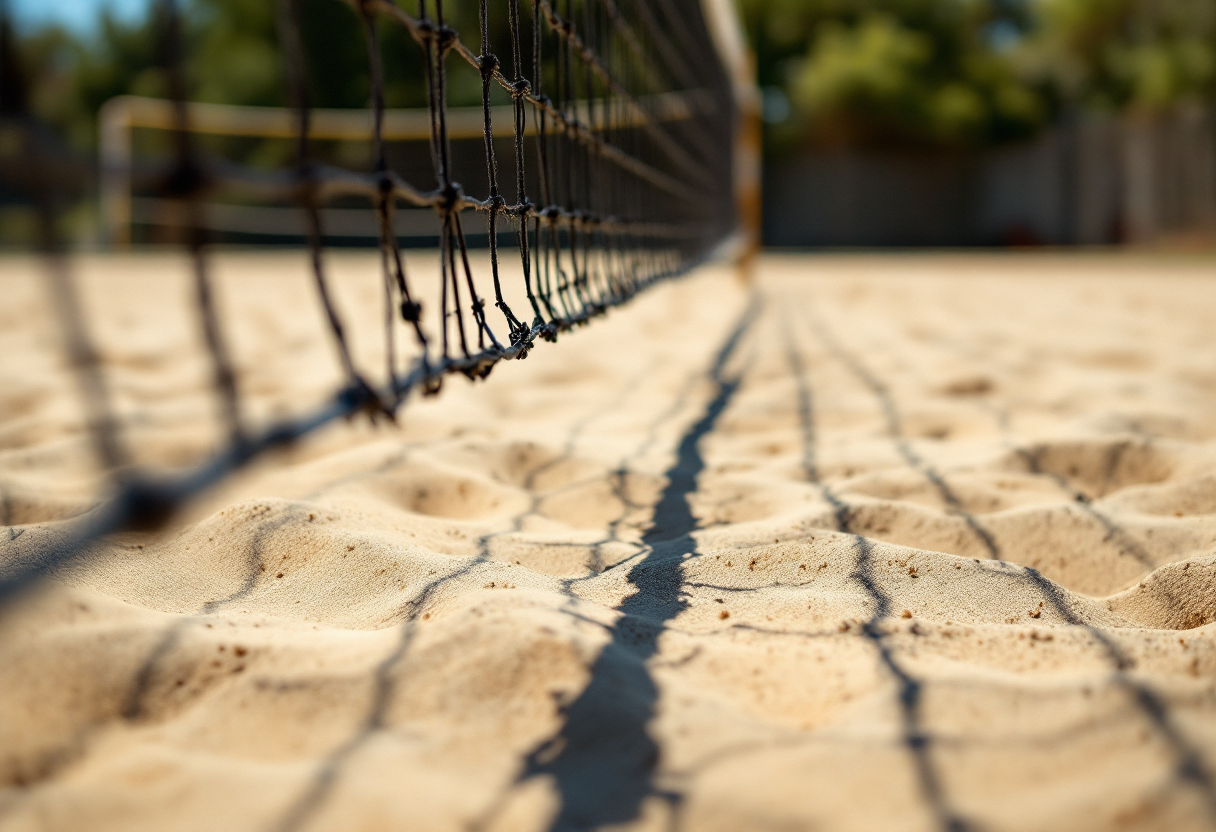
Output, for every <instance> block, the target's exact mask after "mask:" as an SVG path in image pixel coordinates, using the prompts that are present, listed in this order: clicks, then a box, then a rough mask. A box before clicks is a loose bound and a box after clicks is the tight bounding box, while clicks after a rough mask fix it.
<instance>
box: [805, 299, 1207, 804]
mask: <svg viewBox="0 0 1216 832" xmlns="http://www.w3.org/2000/svg"><path fill="white" fill-rule="evenodd" d="M811 322H812V325H813V326H812V329H813V330H814V324H816V323H818V321H817V320H816V319H815V318H813V317H812V318H811ZM824 331H825V330H824V329H823V328H822V324H820V328H819V330H818V331H817V334H818V335H819V337H820V340H821V341H823V342H824V343H825V345H826V346H828V348H829V350H830V351H832V352H833V355H834V356H835V357H837V358H838V359H839V360H841V361H842V363H846V366H847V365H848V360H849V359H852V361H853V364H852V366H851V367H850V369H851V370H852V371H853V372H854V374H855V375H859V376H863V378H864V377H869V378H870V379H872V381H873V382H874V383H875V384H877V385H878V387H879V388H880V389H882V390H886V388H885V385H882V383H881V382H880V381H878V379H877V378H875V377H873V376H870V375H868V373H866V371H865V367H864V365H861V364H860V362H858V361H857V359H856V358H855V357H854V356H852V355H850V354H849V353H847V352H845V351H843V349H841V350H840V351H839V352H837V351H835V350H832V344H833V343H835V342H832V341H830V340H828V339H825V338H824ZM829 338H830V336H829ZM837 345H838V344H837ZM858 370H861V371H862V372H861V373H858ZM867 386H871V389H874V387H873V386H872V385H871V384H870V383H867ZM885 400H886V401H887V402H889V403H890V405H891V407H890V409H889V410H888V411H887V412H888V414H894V415H895V416H896V421H895V422H894V423H893V424H894V425H895V426H898V425H899V422H898V411H897V410H895V408H894V401H893V398H892V397H891V395H890V392H889V391H887V392H886V396H885ZM891 424H892V423H891V422H888V425H889V426H890V425H891ZM863 539H864V538H863ZM1002 563H1004V562H1003V561H1002ZM1007 573H1008V574H1009V576H1010V577H1012V578H1014V579H1015V580H1018V581H1021V582H1029V583H1030V584H1031V585H1032V586H1034V587H1035V588H1036V589H1037V590H1038V592H1039V594H1040V597H1041V598H1042V599H1043V600H1044V601H1046V602H1047V603H1048V604H1049V605H1050V606H1051V607H1052V609H1053V610H1054V611H1055V613H1056V614H1057V615H1059V616H1060V618H1061V619H1063V620H1064V621H1065V622H1067V623H1068V624H1069V625H1072V626H1076V627H1080V628H1082V629H1084V630H1085V631H1086V632H1087V633H1088V635H1089V636H1090V638H1092V639H1093V640H1094V641H1095V642H1096V643H1097V644H1098V645H1099V647H1100V648H1101V651H1102V653H1103V655H1104V656H1105V657H1106V659H1107V660H1108V661H1109V663H1110V664H1111V666H1112V668H1113V670H1112V679H1113V681H1114V682H1115V684H1116V685H1117V686H1118V687H1120V688H1122V689H1123V690H1124V691H1125V692H1126V693H1127V694H1128V696H1129V699H1130V700H1131V701H1132V702H1133V703H1134V704H1135V705H1136V707H1137V708H1138V709H1139V710H1140V711H1141V712H1142V713H1143V714H1144V716H1145V717H1146V718H1147V720H1148V721H1149V722H1150V724H1151V725H1152V726H1153V728H1154V730H1155V731H1156V733H1157V735H1158V736H1159V737H1160V738H1161V739H1162V740H1163V741H1164V742H1165V744H1166V745H1167V746H1168V747H1169V749H1170V752H1171V754H1173V756H1174V758H1175V776H1176V778H1177V780H1178V781H1179V782H1183V783H1187V784H1189V785H1191V786H1192V787H1194V788H1195V789H1196V790H1197V791H1198V792H1199V795H1200V798H1201V800H1202V801H1203V804H1204V810H1205V812H1206V813H1207V815H1208V817H1209V819H1210V821H1211V822H1212V825H1213V828H1216V780H1214V779H1213V776H1212V773H1211V771H1210V770H1209V769H1208V767H1207V765H1206V763H1205V762H1204V760H1203V757H1202V756H1201V754H1200V753H1199V751H1198V749H1197V748H1195V747H1194V746H1192V745H1191V744H1190V743H1189V742H1188V741H1187V739H1186V737H1185V736H1184V735H1183V734H1182V732H1181V731H1179V730H1178V729H1177V727H1176V726H1175V725H1174V723H1173V721H1172V719H1171V717H1170V714H1169V708H1168V706H1167V704H1166V702H1165V701H1164V699H1162V698H1161V697H1160V696H1158V695H1157V694H1156V692H1154V691H1153V690H1152V688H1151V687H1150V686H1148V685H1147V684H1145V683H1142V682H1140V681H1138V680H1136V679H1135V678H1133V677H1132V676H1131V675H1130V674H1128V673H1127V670H1128V669H1129V668H1130V667H1131V664H1132V663H1131V661H1130V660H1129V659H1128V657H1127V655H1126V654H1125V653H1124V652H1123V650H1122V649H1121V648H1120V647H1119V645H1118V644H1117V643H1116V642H1115V641H1114V639H1112V638H1111V637H1110V636H1109V635H1108V634H1107V633H1105V632H1104V631H1102V630H1101V629H1100V628H1098V627H1095V626H1094V625H1092V624H1089V623H1087V622H1084V621H1082V620H1081V619H1080V618H1079V617H1078V616H1077V615H1076V614H1075V613H1074V612H1073V611H1072V608H1071V607H1070V605H1069V604H1068V603H1067V600H1066V598H1065V596H1064V594H1063V593H1062V592H1061V590H1060V587H1059V586H1058V585H1056V584H1055V583H1054V582H1052V581H1051V580H1049V579H1048V578H1046V577H1045V576H1043V575H1042V574H1041V573H1039V572H1038V571H1037V570H1035V569H1032V568H1029V567H1021V568H1015V569H1008V570H1007Z"/></svg>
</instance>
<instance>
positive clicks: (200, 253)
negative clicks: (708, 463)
mask: <svg viewBox="0 0 1216 832" xmlns="http://www.w3.org/2000/svg"><path fill="white" fill-rule="evenodd" d="M335 2H338V0H335ZM348 5H349V6H350V7H351V8H352V10H353V12H354V13H355V14H356V15H357V16H358V18H359V20H360V22H361V24H362V31H363V36H364V41H365V46H366V54H367V61H368V70H369V77H370V112H371V118H372V130H371V140H372V159H373V164H372V166H371V169H370V170H364V171H352V170H348V169H340V168H337V167H333V166H330V165H327V164H324V163H322V162H320V161H318V160H317V159H315V158H314V156H313V154H312V153H311V151H312V149H313V146H312V145H313V143H312V142H310V102H309V86H310V85H309V80H310V79H309V78H308V77H306V65H307V61H306V56H305V53H304V45H303V44H304V42H303V39H302V37H301V26H300V11H299V7H298V0H282V2H281V3H280V9H279V11H280V19H279V31H280V42H281V43H280V45H281V48H282V52H283V55H284V60H285V62H286V68H287V78H288V85H289V92H290V96H291V100H292V104H293V109H294V113H295V122H296V123H295V137H294V138H295V164H294V166H293V167H292V168H291V169H289V170H282V171H275V172H267V171H264V170H256V169H253V168H246V167H241V166H239V165H236V164H233V163H231V162H229V161H224V160H220V159H218V158H212V157H209V156H208V155H207V154H206V153H205V152H204V151H203V150H202V148H201V146H200V144H199V142H198V141H197V140H196V136H195V135H194V134H193V133H192V131H191V125H190V106H189V105H188V104H187V103H186V102H187V100H188V98H189V90H188V89H187V88H186V83H185V72H184V70H183V62H184V57H185V56H184V55H183V38H182V28H183V27H182V21H181V18H180V14H179V10H178V8H177V6H176V5H175V3H174V2H173V0H162V2H161V4H160V6H159V9H158V12H159V17H160V20H161V23H162V33H161V46H162V53H163V63H164V67H163V68H164V70H165V71H166V76H167V78H168V79H169V87H170V92H171V97H172V100H173V119H172V136H173V155H172V159H171V161H170V162H169V163H168V164H167V166H165V167H164V168H163V169H161V170H159V171H158V172H156V174H155V175H154V176H152V177H151V181H152V182H153V183H154V189H155V190H154V193H155V194H156V196H157V197H158V198H160V199H162V200H166V201H168V202H169V203H170V204H172V205H173V206H175V211H174V215H175V216H176V217H177V218H178V220H177V222H178V224H179V225H180V227H181V229H182V230H183V232H184V235H183V236H184V241H185V244H186V247H187V248H188V250H189V254H190V257H191V260H192V264H193V270H192V271H193V278H192V279H193V285H194V294H195V300H196V306H197V310H198V316H199V319H200V321H201V329H202V332H203V334H204V337H205V342H206V349H207V352H208V354H209V357H210V364H211V368H212V370H211V371H212V373H213V376H214V384H215V389H216V394H217V396H218V399H219V400H220V402H221V403H222V413H223V419H224V421H225V424H226V431H227V441H226V445H225V447H224V448H223V449H222V450H221V451H220V452H219V453H217V454H216V455H215V456H214V457H213V458H211V459H209V460H207V461H206V462H205V463H203V464H201V465H200V466H198V467H197V468H196V469H194V470H192V471H189V472H187V473H186V474H184V475H180V476H175V477H165V476H163V475H162V476H156V475H153V474H152V473H150V472H146V471H141V470H139V469H137V468H135V467H134V466H132V465H131V464H130V463H131V459H130V456H129V455H128V453H127V451H126V449H125V448H124V445H123V437H122V435H121V430H120V427H121V426H120V425H119V423H118V420H117V419H116V418H115V416H114V413H113V410H112V408H111V407H110V404H109V402H108V398H107V392H106V385H105V379H104V376H103V374H102V373H101V371H100V369H99V367H98V362H97V359H96V355H95V352H94V350H93V348H92V346H91V344H90V341H89V338H88V336H87V323H88V322H87V320H86V319H85V316H84V315H83V313H82V311H81V307H80V304H79V302H78V301H77V299H76V297H75V294H74V289H73V284H72V280H71V276H70V274H69V273H68V267H67V263H66V261H65V259H64V258H63V257H62V256H60V255H59V254H58V252H57V246H56V243H55V240H54V235H53V229H54V221H53V214H54V205H55V202H56V195H55V193H54V187H53V177H52V176H51V171H52V170H53V169H54V168H56V162H55V159H54V158H53V154H52V153H51V152H50V151H49V150H48V148H51V147H52V146H53V144H52V143H49V142H45V141H42V142H40V141H38V140H36V139H31V140H30V145H31V148H33V147H34V146H35V145H37V146H38V147H40V148H42V150H41V151H35V150H33V149H31V153H32V161H31V162H30V163H29V164H28V165H27V166H25V167H24V168H23V169H24V170H26V171H27V172H28V171H30V170H33V171H35V174H34V176H33V179H34V180H35V182H34V184H33V186H32V188H33V190H34V191H36V193H37V200H36V201H37V202H38V204H39V205H40V206H41V208H40V212H39V213H40V216H42V217H44V218H45V221H44V222H43V223H42V227H43V228H44V232H45V233H44V234H43V244H44V247H45V248H46V250H47V252H48V254H49V255H50V256H49V258H48V262H49V266H50V268H49V271H50V274H51V276H52V288H53V293H54V296H55V297H56V299H57V302H58V309H59V313H60V316H61V318H62V319H63V324H64V327H65V330H66V332H67V333H69V337H68V348H69V351H70V353H71V357H72V360H73V362H74V364H75V366H76V367H77V369H78V375H79V378H80V382H81V386H82V390H83V392H84V399H85V401H86V405H87V407H88V410H89V418H90V422H91V433H92V435H93V438H94V444H95V446H96V449H97V452H98V455H99V456H100V458H101V460H102V462H103V464H104V465H105V467H106V468H107V469H108V470H110V471H113V472H115V474H114V495H113V497H112V498H111V499H109V500H108V501H107V502H105V503H104V504H102V506H101V507H100V508H99V509H97V510H95V511H93V512H92V513H90V515H88V516H86V517H85V518H82V519H81V520H79V521H77V522H76V523H75V524H74V525H72V526H71V527H70V528H67V529H64V530H62V531H61V532H60V533H58V534H54V535H51V536H49V537H48V538H47V540H46V541H45V543H44V544H43V545H41V546H40V547H38V548H37V551H35V552H34V553H33V554H32V555H31V556H30V557H29V558H28V559H26V560H25V561H24V562H22V563H19V564H16V565H11V566H10V567H9V568H8V569H7V571H6V572H5V573H3V574H2V575H0V581H2V583H0V599H2V598H4V597H8V596H11V595H12V594H13V593H14V592H15V591H17V590H18V589H20V588H21V587H22V586H24V585H26V584H27V583H28V582H29V581H31V580H33V579H35V578H36V577H38V576H39V575H41V574H43V573H45V572H46V571H47V570H49V569H52V568H54V567H55V566H56V565H58V564H61V563H63V562H65V561H66V560H69V559H71V558H73V557H76V556H77V555H79V554H80V553H82V552H83V551H86V550H87V549H88V547H89V545H90V544H91V543H92V542H94V541H96V540H97V539H98V538H100V537H102V536H104V535H106V534H109V533H113V532H117V531H123V530H138V529H148V528H155V527H157V526H159V525H161V524H162V523H163V522H164V521H165V520H166V519H167V518H168V517H169V516H171V514H172V513H173V511H174V510H175V509H176V508H177V507H178V506H180V505H181V504H182V503H183V502H185V501H187V500H189V499H190V497H191V496H193V495H194V494H196V493H197V492H199V491H201V490H202V489H204V488H206V487H207V486H209V485H211V484H213V483H214V482H216V481H217V480H219V479H220V478H222V477H224V476H225V475H227V474H228V473H230V472H231V471H233V470H235V469H236V468H239V467H240V466H242V465H244V464H246V463H247V462H249V461H250V460H252V459H253V458H255V457H257V456H259V455H260V454H262V453H264V452H266V451H268V450H270V449H272V448H274V447H277V446H282V445H285V444H288V443H291V442H293V441H295V440H297V439H298V438H300V437H301V436H303V435H304V434H307V433H309V432H310V431H312V430H314V429H316V428H318V427H320V426H321V425H323V424H325V423H327V422H329V421H331V420H333V419H336V418H341V417H343V416H349V415H351V414H355V413H360V412H362V413H365V414H367V415H368V416H370V417H371V418H373V419H375V418H377V417H379V416H386V417H392V416H393V414H394V413H395V412H396V411H397V410H398V409H399V408H400V407H401V405H402V404H403V402H404V401H405V399H406V398H407V397H408V396H409V395H410V394H411V393H412V392H415V391H422V392H424V393H428V394H434V393H437V392H439V390H440V388H441V386H442V384H443V380H444V378H445V377H446V376H447V375H449V374H453V373H458V374H463V375H465V376H467V377H469V378H471V379H480V378H484V377H486V376H487V375H488V374H489V373H490V371H491V370H492V369H493V368H494V367H495V366H496V365H497V364H498V363H499V362H502V361H506V360H513V359H523V358H526V357H527V355H528V353H529V351H530V350H532V349H533V348H534V347H535V346H536V345H537V343H538V342H540V341H554V340H556V339H557V337H558V335H559V334H560V333H562V332H563V331H566V330H569V329H571V328H573V327H576V326H579V325H582V324H585V323H587V322H588V321H590V320H592V319H593V318H595V317H597V316H599V315H602V314H604V313H605V312H606V311H607V310H609V309H611V308H613V307H615V306H618V305H620V304H622V303H624V302H626V301H628V300H629V299H630V298H632V297H634V296H635V295H637V294H638V293H639V292H641V291H643V290H644V289H646V288H647V287H650V286H653V285H654V284H656V283H658V282H660V281H663V280H665V279H668V278H671V277H674V276H677V275H680V274H683V273H685V272H687V271H688V270H689V269H691V268H692V267H694V266H695V265H697V264H698V263H700V262H702V261H704V260H705V259H706V258H708V257H709V256H711V254H712V253H713V252H714V251H715V250H716V248H717V247H718V246H720V245H721V244H722V243H723V242H724V241H725V240H726V238H727V237H728V236H729V235H730V233H731V232H732V230H733V229H734V227H735V225H736V218H735V206H734V194H733V185H732V182H733V172H732V151H733V136H734V134H735V131H734V121H735V109H734V103H733V100H732V91H731V85H730V82H729V79H728V78H727V75H726V71H725V69H724V67H723V64H722V61H721V59H720V58H719V56H718V53H717V52H716V50H715V48H714V43H713V40H712V37H711V34H710V31H709V28H708V26H707V22H706V19H705V17H704V14H703V10H702V5H701V0H479V2H477V4H476V9H475V11H476V20H477V31H476V32H461V31H458V30H457V28H455V27H454V26H453V25H452V20H453V19H454V18H453V16H452V14H453V12H454V11H455V10H456V4H454V3H453V2H452V0H448V2H447V3H445V2H444V0H417V2H416V4H415V5H414V7H413V9H412V10H411V11H407V10H406V9H404V8H402V7H400V6H398V5H396V4H394V3H392V2H389V0H348ZM445 6H446V7H447V8H445ZM463 11H465V12H469V11H472V9H471V8H470V7H469V5H468V3H467V2H466V4H464V9H463ZM503 19H505V25H503V23H504V20H503ZM385 22H387V23H388V24H389V25H396V26H400V27H403V28H404V30H405V31H406V33H408V35H409V37H410V39H411V40H412V41H413V43H414V45H415V46H416V48H417V49H418V50H420V53H421V58H422V63H423V67H424V75H425V78H424V86H425V91H426V98H427V108H426V110H427V113H428V115H429V128H430V129H429V146H430V169H431V173H432V174H433V182H420V181H409V180H407V179H406V178H405V177H404V176H402V175H401V174H399V173H398V172H397V171H396V170H394V169H393V167H392V166H390V164H389V162H388V154H387V153H386V141H385V136H384V122H385V113H386V110H385V81H384V76H385V73H384V67H383V65H382V56H381V44H380V42H379V39H380V27H381V26H382V25H384V24H385ZM495 32H505V33H506V37H505V40H504V41H503V42H495V38H494V37H493V34H494V33H495ZM6 33H7V29H6ZM6 40H7V41H8V44H7V45H8V46H11V33H7V34H6ZM500 40H502V39H500ZM470 44H472V45H470ZM4 52H5V54H11V52H12V50H11V49H5V50H4ZM456 62H460V63H463V64H466V65H467V66H468V67H471V68H472V69H473V70H474V71H475V72H476V73H478V74H479V75H480V79H481V111H482V116H483V122H484V123H483V133H484V154H483V155H484V180H481V177H482V173H481V172H478V176H477V178H478V179H479V180H481V181H485V182H487V183H488V190H487V191H486V192H485V193H484V194H479V195H473V194H469V193H466V192H465V190H464V189H463V188H462V187H461V185H460V184H459V179H458V177H459V176H460V175H461V171H460V170H458V169H457V165H455V164H454V158H453V153H452V140H451V136H450V135H449V128H448V113H449V107H448V98H449V82H450V77H451V72H452V67H453V66H454V65H455V64H456ZM9 63H11V62H9ZM6 66H7V64H6ZM5 74H6V79H5V81H4V85H5V87H6V89H8V90H14V89H20V87H21V84H20V79H19V77H18V75H19V72H18V70H17V69H16V68H14V67H11V66H8V68H7V69H6V70H5ZM504 96H505V97H506V99H507V100H508V101H509V108H510V109H509V112H510V114H511V118H510V123H509V124H507V125H503V124H501V123H495V113H498V114H500V115H501V113H502V112H503V111H502V108H501V107H497V106H494V105H493V101H494V100H495V99H496V98H502V97H504ZM5 101H7V102H8V104H7V105H6V107H7V109H6V111H5V116H6V118H8V120H9V121H13V120H16V121H20V122H22V123H23V124H25V125H26V127H27V128H28V129H27V130H26V133H27V135H31V136H32V135H34V132H36V129H37V128H36V126H35V125H34V124H33V122H32V121H31V120H30V119H29V117H28V113H26V112H25V108H24V101H23V100H21V96H20V95H17V96H16V97H14V96H13V95H7V96H5ZM499 121H500V122H501V118H500V119H499ZM507 137H509V140H510V153H509V154H507V153H500V147H503V146H504V144H503V142H504V141H505V140H506V139H507ZM39 160H41V161H39ZM415 180H417V177H415ZM27 184H29V183H27ZM217 192H222V193H225V194H237V195H240V194H253V195H257V196H259V197H261V198H265V197H267V196H270V197H272V198H276V199H281V200H284V201H290V202H292V203H294V204H295V205H298V206H299V208H300V209H302V211H303V213H304V215H305V217H306V224H305V226H306V228H307V238H308V247H309V249H310V251H311V258H310V259H311V271H312V279H313V283H314V284H315V288H316V293H317V297H318V300H319V303H320V304H321V306H322V307H323V308H324V312H325V319H326V321H327V326H328V330H329V333H330V336H331V338H332V341H333V343H334V346H335V351H336V353H337V356H338V360H339V361H340V362H341V366H342V371H343V373H344V377H345V382H344V384H343V385H342V387H341V389H339V390H337V391H335V393H334V395H333V397H332V398H331V399H330V400H329V401H328V402H326V403H325V404H324V405H323V406H322V407H320V408H319V409H317V410H316V411H315V412H313V413H311V414H308V415H306V416H304V417H300V418H294V419H287V420H283V421H278V422H275V423H273V424H269V425H256V426H255V425H253V424H251V423H250V422H251V420H250V419H249V418H248V417H247V415H246V412H245V411H246V408H245V407H244V406H243V402H242V397H241V395H240V382H239V379H238V378H237V374H236V372H235V371H234V369H233V368H234V361H233V358H232V356H231V355H230V353H229V347H228V344H227V342H226V340H225V337H224V327H223V325H222V324H223V322H222V320H221V317H220V315H219V314H218V312H217V309H216V302H215V298H214V295H213V289H212V278H211V275H210V272H209V262H208V256H207V244H208V237H207V231H206V224H205V222H204V221H203V216H202V210H203V199H204V198H205V197H206V196H208V195H210V194H214V193H217ZM352 197H358V198H362V199H365V200H366V201H367V202H369V203H370V204H371V206H372V207H373V209H374V212H375V216H376V218H377V220H378V226H379V227H378V234H379V248H380V258H379V259H380V268H381V271H382V279H383V293H384V299H385V304H386V308H387V309H388V310H389V314H387V315H386V316H385V319H384V321H383V328H384V334H383V338H384V341H385V355H386V356H387V359H388V360H387V366H386V367H384V368H382V369H380V368H377V369H376V371H375V372H374V373H373V372H372V371H370V370H369V369H368V368H364V367H360V366H358V365H357V363H356V362H355V360H354V359H353V358H352V351H351V349H350V347H349V346H348V343H347V337H346V334H345V329H344V326H345V322H344V321H343V320H342V317H341V315H340V314H339V312H338V310H337V308H336V307H335V305H334V302H333V299H332V293H331V289H330V286H329V281H328V278H327V274H326V257H325V250H324V240H325V229H324V227H323V224H322V217H323V214H322V212H321V208H322V206H324V205H326V204H328V203H331V202H333V201H334V200H338V199H349V198H352ZM403 206H404V207H412V208H426V209H431V210H433V211H434V213H435V216H436V218H437V222H438V229H439V233H438V242H439V244H438V246H437V251H436V260H437V263H436V264H435V265H436V268H435V269H434V270H433V273H432V274H430V275H419V274H417V273H414V274H410V273H407V269H406V264H405V263H406V261H405V258H404V257H403V256H402V251H401V241H400V240H399V238H398V237H397V235H396V233H395V230H394V211H396V210H399V209H400V208H401V207H403ZM471 223H472V224H475V225H474V226H471V225H470V224H471ZM473 227H478V232H479V233H484V234H485V235H486V237H485V239H486V240H488V247H489V251H488V255H489V256H488V266H487V267H486V268H481V269H474V267H473V264H474V263H475V262H476V263H478V264H479V265H480V264H481V263H482V262H484V260H483V259H482V258H472V257H470V254H469V251H470V245H469V242H468V240H467V237H466V233H467V229H470V228H473ZM482 229H484V231H482ZM508 258H510V259H512V260H514V259H516V258H517V260H518V267H517V268H516V267H515V266H514V264H512V268H511V269H510V270H508V269H507V268H506V266H507V261H508ZM419 279H429V280H437V281H438V286H437V287H432V288H434V289H436V290H437V291H436V292H435V294H433V295H431V297H435V298H437V301H436V302H435V303H428V304H425V305H424V304H423V303H422V302H421V300H420V297H421V295H420V293H419V292H418V291H417V286H416V281H418V280H419ZM510 280H515V281H521V282H522V284H523V286H522V287H508V288H513V289H520V288H522V291H504V285H505V284H506V283H507V282H508V281H510ZM508 295H511V296H512V297H517V298H519V300H516V301H514V302H508V297H507V296H508ZM372 379H377V380H376V381H373V380H372Z"/></svg>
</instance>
